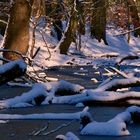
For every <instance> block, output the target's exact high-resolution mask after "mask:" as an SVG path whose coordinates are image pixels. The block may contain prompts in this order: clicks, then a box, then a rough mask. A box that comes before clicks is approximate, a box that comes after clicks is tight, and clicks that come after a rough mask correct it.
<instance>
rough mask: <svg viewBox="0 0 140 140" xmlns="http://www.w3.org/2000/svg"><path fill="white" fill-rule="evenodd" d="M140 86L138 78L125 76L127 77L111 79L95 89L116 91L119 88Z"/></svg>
mask: <svg viewBox="0 0 140 140" xmlns="http://www.w3.org/2000/svg"><path fill="white" fill-rule="evenodd" d="M137 86H140V79H139V78H135V77H133V78H127V79H113V80H111V81H110V82H108V83H107V84H105V85H103V86H100V87H99V88H97V89H95V91H116V90H117V89H121V88H128V87H137Z"/></svg>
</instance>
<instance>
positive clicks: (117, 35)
mask: <svg viewBox="0 0 140 140" xmlns="http://www.w3.org/2000/svg"><path fill="white" fill-rule="evenodd" d="M139 29H140V27H137V28H135V29H133V30H129V31H127V32H124V33H121V34H117V35H114V36H121V35H126V34H128V33H131V32H134V31H136V30H139Z"/></svg>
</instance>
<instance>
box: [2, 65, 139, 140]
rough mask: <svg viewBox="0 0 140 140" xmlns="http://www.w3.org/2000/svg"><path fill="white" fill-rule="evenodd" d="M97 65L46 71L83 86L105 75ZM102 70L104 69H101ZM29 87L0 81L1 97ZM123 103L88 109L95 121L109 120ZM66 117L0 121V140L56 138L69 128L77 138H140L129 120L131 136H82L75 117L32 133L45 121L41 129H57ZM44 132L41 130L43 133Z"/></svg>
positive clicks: (57, 109) (45, 109)
mask: <svg viewBox="0 0 140 140" xmlns="http://www.w3.org/2000/svg"><path fill="white" fill-rule="evenodd" d="M98 70H99V69H96V68H93V66H88V67H87V66H80V67H75V66H71V67H68V66H66V67H53V68H50V69H48V70H46V74H47V75H48V76H50V77H56V78H58V79H64V80H67V81H69V82H73V83H77V84H80V85H83V86H84V87H85V88H96V87H97V86H98V85H99V83H101V80H103V79H106V78H107V77H108V76H106V75H100V74H99V73H98ZM100 71H101V73H102V72H104V71H103V70H102V69H100ZM91 78H96V79H97V80H98V81H99V83H94V82H93V81H91ZM28 90H29V88H19V87H8V86H6V85H3V86H1V87H0V99H5V98H11V97H14V96H17V95H20V94H21V93H23V92H26V91H28ZM125 108H126V107H100V106H92V107H90V112H91V114H92V116H93V118H94V120H96V121H108V120H110V119H112V118H113V117H114V116H115V115H117V114H118V113H120V112H123V111H124V110H125ZM82 109H83V108H76V107H75V106H72V105H47V106H39V107H31V108H19V109H4V110H0V113H5V114H32V113H52V112H54V113H62V112H63V113H64V112H65V113H66V112H78V111H81V110H82ZM68 122H69V121H67V120H59V121H58V120H10V121H8V122H7V123H6V124H0V140H55V137H56V136H57V135H58V134H66V133H67V132H69V131H71V132H73V133H74V134H76V135H77V136H78V137H79V138H80V140H139V139H140V124H131V125H130V126H128V130H129V131H130V133H131V135H130V136H124V137H105V136H81V135H80V131H79V128H80V124H79V122H78V121H74V122H73V123H71V125H69V126H67V127H64V128H62V129H60V130H59V131H56V132H55V133H52V134H49V135H47V136H42V135H39V136H33V135H31V133H32V132H33V131H37V130H39V129H41V128H43V127H44V126H45V125H48V124H49V125H48V128H47V129H46V130H45V131H44V132H49V131H51V130H54V129H56V128H57V127H58V126H60V125H62V124H63V123H68ZM44 132H43V133H44Z"/></svg>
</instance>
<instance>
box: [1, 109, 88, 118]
mask: <svg viewBox="0 0 140 140" xmlns="http://www.w3.org/2000/svg"><path fill="white" fill-rule="evenodd" d="M87 108H88V107H85V108H84V109H83V110H82V111H80V112H74V113H42V114H26V115H20V114H0V119H1V120H80V116H81V114H83V112H87V111H88V109H87Z"/></svg>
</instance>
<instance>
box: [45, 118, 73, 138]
mask: <svg viewBox="0 0 140 140" xmlns="http://www.w3.org/2000/svg"><path fill="white" fill-rule="evenodd" d="M74 121H75V120H72V121H70V122H68V123H64V124H62V125H60V126H58V127H57V128H56V129H53V130H51V131H49V132H46V133H43V134H42V135H43V136H47V135H50V134H52V133H55V132H56V131H58V130H60V129H62V128H63V127H67V126H69V125H71V124H72V123H73V122H74Z"/></svg>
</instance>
